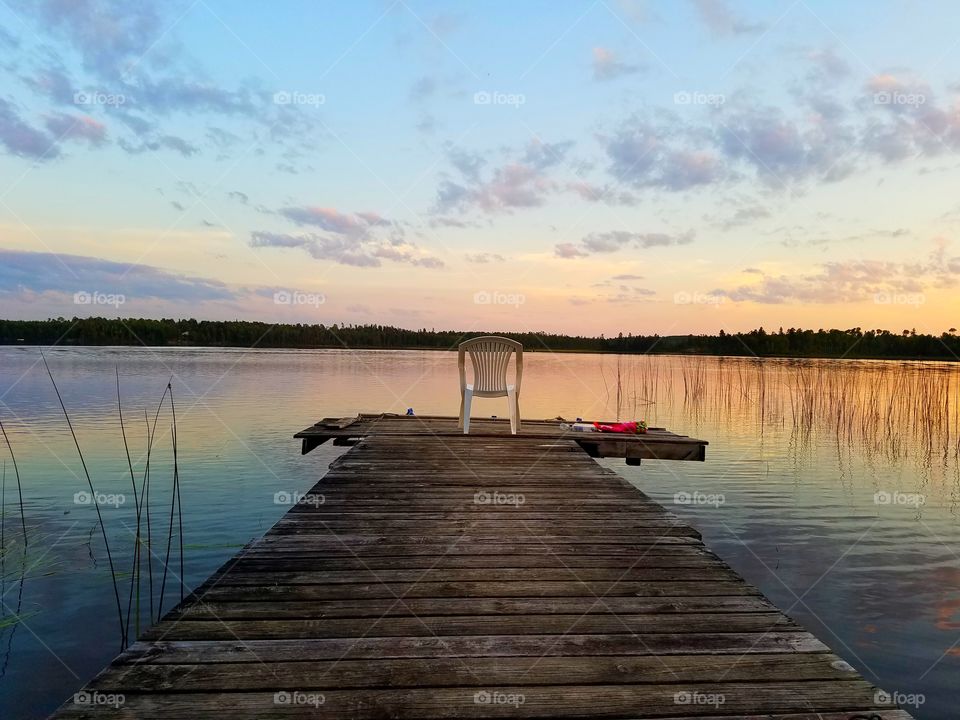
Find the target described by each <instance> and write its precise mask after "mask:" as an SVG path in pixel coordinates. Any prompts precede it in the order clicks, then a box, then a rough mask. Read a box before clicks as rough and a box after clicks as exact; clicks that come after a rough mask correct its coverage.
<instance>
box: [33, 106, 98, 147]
mask: <svg viewBox="0 0 960 720" xmlns="http://www.w3.org/2000/svg"><path fill="white" fill-rule="evenodd" d="M46 125H47V130H49V131H50V132H51V134H53V135H54V137H56V138H57V139H58V140H84V141H86V142H87V143H89V144H90V145H102V144H103V142H104V140H106V138H107V126H106V125H104V124H103V123H102V122H100V121H99V120H95V119H93V118H92V117H90V116H89V115H68V114H66V113H55V114H53V115H50V116H48V117H47V120H46Z"/></svg>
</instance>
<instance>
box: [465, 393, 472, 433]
mask: <svg viewBox="0 0 960 720" xmlns="http://www.w3.org/2000/svg"><path fill="white" fill-rule="evenodd" d="M472 403H473V390H471V389H470V388H467V389H466V390H464V391H463V434H464V435H466V434H467V433H469V432H470V405H471V404H472Z"/></svg>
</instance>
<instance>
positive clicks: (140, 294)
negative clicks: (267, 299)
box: [0, 249, 242, 302]
mask: <svg viewBox="0 0 960 720" xmlns="http://www.w3.org/2000/svg"><path fill="white" fill-rule="evenodd" d="M24 290H27V291H30V292H35V293H43V292H56V293H63V294H66V295H73V294H74V293H78V292H86V293H95V292H96V293H104V294H121V295H124V296H126V299H127V300H128V301H130V300H141V299H147V300H173V301H178V302H198V301H205V300H234V299H237V298H238V297H240V295H241V294H242V293H241V292H240V291H239V290H236V289H234V288H230V287H229V286H227V285H226V284H224V283H222V282H220V281H218V280H209V279H205V278H199V277H191V276H187V275H180V274H178V273H174V272H170V271H167V270H162V269H160V268H156V267H152V266H149V265H139V264H127V263H121V262H114V261H112V260H104V259H101V258H95V257H88V256H82V255H66V254H54V253H47V252H31V251H25V250H6V249H0V296H2V295H4V294H7V295H11V294H15V293H17V292H21V291H24Z"/></svg>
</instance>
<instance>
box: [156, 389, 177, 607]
mask: <svg viewBox="0 0 960 720" xmlns="http://www.w3.org/2000/svg"><path fill="white" fill-rule="evenodd" d="M167 391H168V394H169V396H170V415H171V418H172V421H173V424H172V426H171V429H170V438H171V441H172V444H173V485H172V489H171V493H170V524H169V527H168V529H167V551H166V554H165V556H164V560H163V579H162V580H161V582H160V597H159V601H158V604H157V621H158V622H159V621H160V618H161V616H162V615H163V597H164V592H165V590H166V586H167V570H168V569H169V567H170V550H171V545H172V541H173V516H174V510H175V508H176V509H177V511H178V519H179V531H178V533H177V535H178V538H179V541H180V575H179V578H180V600H181V601H182V600H183V510H182V507H181V505H180V469H179V465H178V463H177V409H176V405H175V403H174V401H173V385H172V384H170V383H167Z"/></svg>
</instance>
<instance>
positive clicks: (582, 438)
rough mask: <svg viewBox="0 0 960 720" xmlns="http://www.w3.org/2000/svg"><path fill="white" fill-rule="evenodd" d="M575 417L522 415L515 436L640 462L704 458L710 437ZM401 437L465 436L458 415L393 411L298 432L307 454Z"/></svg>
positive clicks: (478, 431)
mask: <svg viewBox="0 0 960 720" xmlns="http://www.w3.org/2000/svg"><path fill="white" fill-rule="evenodd" d="M571 422H572V421H570V420H563V419H561V418H556V419H553V420H524V421H523V423H522V424H521V428H520V432H519V433H517V434H516V435H514V436H512V437H514V438H516V439H526V440H574V441H575V442H576V443H577V444H578V445H579V446H580V447H581V448H583V449H584V450H585V451H586V452H587V454H588V455H589V456H590V457H617V458H625V459H626V461H627V464H628V465H639V464H640V461H641V460H700V461H702V460H704V458H705V457H706V447H707V445H708V443H707V441H706V440H697V439H695V438H691V437H687V436H686V435H677V434H676V433H672V432H669V431H668V430H667V429H666V428H650V429H649V431H648V432H646V433H644V434H642V435H616V434H609V433H583V432H571V431H570V430H565V429H564V427H563V426H564V425H569V424H570V423H571ZM374 434H375V435H378V436H384V435H389V436H398V435H415V436H417V437H420V436H423V435H427V436H430V437H435V438H446V437H455V436H462V435H463V430H462V429H460V428H459V427H457V418H454V417H442V416H437V415H416V416H408V415H393V414H391V413H379V414H360V415H357V416H355V417H345V418H324V419H323V420H321V421H319V422H318V423H316V424H314V425H311V426H310V427H308V428H306V429H305V430H301V431H300V432H298V433H297V434H296V435H295V436H294V437H297V438H300V439H301V441H302V448H301V452H302V453H303V454H304V455H306V454H307V453H308V452H310V451H311V450H313V449H314V448H315V447H317V446H319V445H322V444H323V443H325V442H326V441H327V440H333V442H334V444H336V445H352V444H354V443H355V442H356V441H357V440H360V439H362V438H365V437H367V436H368V435H374ZM509 434H510V425H509V423H507V422H505V421H504V420H497V419H491V418H473V419H471V420H470V436H471V437H478V438H485V437H502V436H503V435H509Z"/></svg>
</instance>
